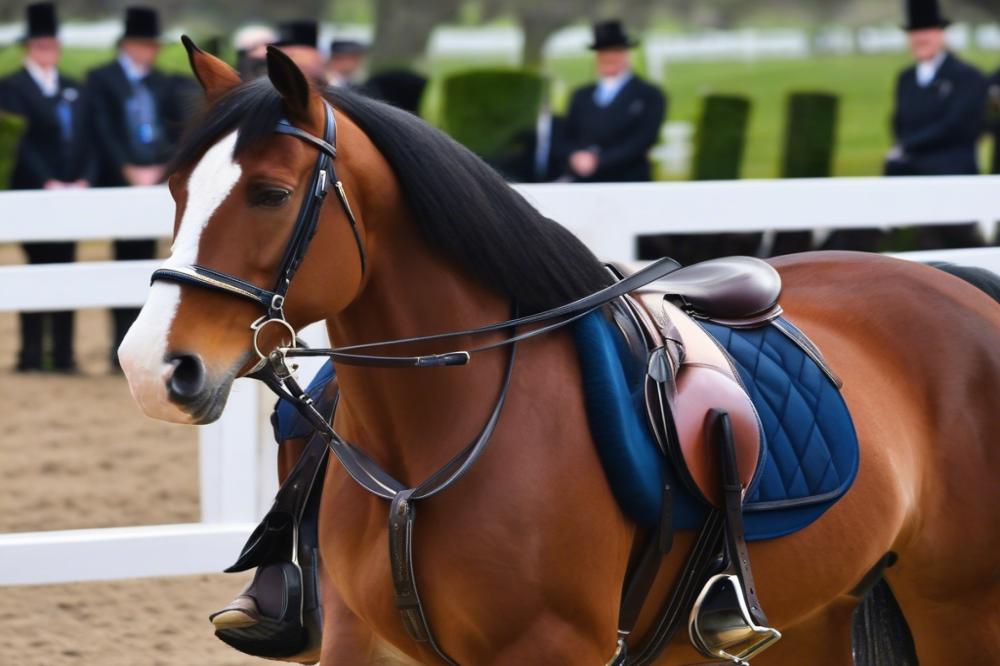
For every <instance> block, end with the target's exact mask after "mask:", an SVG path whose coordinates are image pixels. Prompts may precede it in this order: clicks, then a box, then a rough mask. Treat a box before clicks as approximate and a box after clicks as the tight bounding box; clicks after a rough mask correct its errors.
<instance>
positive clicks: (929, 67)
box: [917, 51, 948, 88]
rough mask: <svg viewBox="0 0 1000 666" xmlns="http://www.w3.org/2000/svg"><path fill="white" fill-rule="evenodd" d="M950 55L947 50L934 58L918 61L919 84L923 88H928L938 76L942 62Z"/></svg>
mask: <svg viewBox="0 0 1000 666" xmlns="http://www.w3.org/2000/svg"><path fill="white" fill-rule="evenodd" d="M947 57H948V53H947V52H946V51H941V52H940V53H938V54H937V55H936V56H934V59H933V60H921V61H920V62H918V63H917V85H918V86H920V87H921V88H926V87H927V86H929V85H930V84H931V81H933V80H934V77H935V76H937V73H938V70H939V69H940V68H941V63H943V62H944V59H945V58H947Z"/></svg>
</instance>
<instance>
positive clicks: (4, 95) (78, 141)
mask: <svg viewBox="0 0 1000 666" xmlns="http://www.w3.org/2000/svg"><path fill="white" fill-rule="evenodd" d="M26 15H27V31H26V32H25V35H24V38H23V42H22V43H23V45H24V67H23V68H22V69H20V70H18V71H17V72H15V73H14V74H12V75H10V76H9V77H7V78H5V79H3V80H2V81H0V106H2V107H3V108H4V110H6V111H9V112H11V113H15V114H17V115H19V116H22V117H24V118H25V120H26V121H27V130H26V132H25V134H24V136H23V137H22V139H21V143H20V146H19V148H18V153H17V160H16V163H15V166H14V173H13V176H12V180H11V187H12V188H13V189H20V190H27V189H39V188H44V189H47V190H61V189H75V188H82V187H87V186H88V185H89V184H90V182H91V181H92V180H93V179H94V176H95V170H96V163H95V160H94V158H93V153H92V151H91V150H90V144H89V141H88V138H89V135H88V132H87V129H86V126H85V123H86V118H85V117H84V114H83V112H82V109H83V104H82V95H81V90H80V87H79V85H78V84H77V83H76V82H75V81H72V80H71V79H68V78H66V77H65V76H63V75H62V74H60V73H59V69H58V67H59V57H60V44H59V37H58V33H59V24H58V19H57V18H56V9H55V5H53V4H52V3H48V2H41V3H36V4H33V5H29V6H28V8H27V11H26ZM24 252H25V254H26V255H27V256H28V262H29V263H32V264H45V263H64V262H69V261H73V260H74V259H75V256H74V255H75V252H76V247H75V245H74V244H73V243H25V244H24ZM46 347H48V349H46ZM17 369H18V371H20V372H28V371H33V370H43V369H46V370H47V369H52V370H55V371H57V372H73V371H75V370H76V362H75V360H74V358H73V313H72V312H45V313H22V314H21V350H20V354H19V356H18V361H17Z"/></svg>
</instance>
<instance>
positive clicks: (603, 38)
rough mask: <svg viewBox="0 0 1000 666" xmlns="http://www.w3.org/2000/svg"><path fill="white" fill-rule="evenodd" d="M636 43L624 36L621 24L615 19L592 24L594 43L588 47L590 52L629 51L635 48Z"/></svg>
mask: <svg viewBox="0 0 1000 666" xmlns="http://www.w3.org/2000/svg"><path fill="white" fill-rule="evenodd" d="M638 44H639V42H638V41H636V40H634V39H631V38H629V36H628V35H626V34H625V29H624V28H623V27H622V22H621V21H619V20H617V19H612V20H610V21H599V22H597V23H595V24H594V43H593V44H591V45H590V46H588V47H587V48H589V49H590V50H592V51H600V50H601V49H630V48H632V47H633V46H637V45H638Z"/></svg>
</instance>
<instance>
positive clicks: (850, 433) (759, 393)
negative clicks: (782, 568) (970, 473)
mask: <svg viewBox="0 0 1000 666" xmlns="http://www.w3.org/2000/svg"><path fill="white" fill-rule="evenodd" d="M779 324H780V326H779V325H778V324H774V323H772V324H770V325H768V326H762V327H760V328H754V329H733V328H727V327H725V326H721V325H718V324H708V323H703V324H702V325H703V327H704V328H705V330H706V331H708V333H709V334H711V335H712V337H714V338H715V339H716V340H717V341H718V342H719V344H720V345H722V347H724V348H725V349H726V351H727V352H729V355H730V357H731V358H732V360H733V362H734V364H735V366H736V369H737V371H738V372H739V375H740V379H741V380H742V382H743V385H744V387H745V388H746V390H747V392H748V393H749V395H750V398H751V400H753V404H754V407H756V408H757V414H758V415H759V416H760V421H761V428H762V430H763V433H764V442H765V446H764V449H765V450H764V452H763V453H764V455H763V457H762V459H761V460H760V462H759V463H758V470H757V474H756V476H755V477H754V480H753V481H752V482H751V484H750V487H749V488H748V489H747V495H746V498H745V501H744V509H743V510H744V515H745V523H746V531H747V537H748V538H750V539H771V538H775V537H779V536H783V535H785V534H790V533H792V532H795V531H796V530H800V529H802V528H803V527H805V526H807V525H809V524H810V523H812V522H813V521H814V520H816V519H817V518H819V517H820V516H821V515H822V514H823V512H825V511H826V510H827V509H829V508H830V507H831V506H833V504H834V503H835V502H836V501H837V500H838V499H840V497H841V496H843V494H844V493H846V492H847V490H848V488H850V487H851V484H852V483H853V482H854V479H855V477H856V476H857V474H858V463H859V460H860V451H859V447H858V437H857V434H856V433H855V431H854V422H853V421H852V419H851V415H850V412H849V411H848V409H847V404H846V403H845V402H844V398H843V397H842V396H841V394H840V390H839V389H838V387H837V385H836V384H834V382H833V380H832V379H831V378H830V377H829V376H828V375H827V374H826V373H825V372H824V371H823V370H822V369H821V368H820V366H819V365H818V364H817V363H816V362H815V361H814V360H813V359H812V358H811V357H810V356H809V355H808V354H807V353H806V352H805V351H804V350H803V349H802V347H800V346H799V344H797V343H796V342H795V341H793V340H792V339H791V337H790V336H789V335H788V334H787V333H785V332H784V331H782V327H784V328H786V329H787V330H788V331H790V332H794V333H795V334H796V335H798V336H801V337H803V338H804V337H805V336H803V335H802V333H801V332H800V331H798V330H797V329H796V328H795V327H794V326H793V325H792V324H791V322H789V321H787V320H784V319H782V320H780V322H779Z"/></svg>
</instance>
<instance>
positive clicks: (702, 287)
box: [614, 257, 781, 507]
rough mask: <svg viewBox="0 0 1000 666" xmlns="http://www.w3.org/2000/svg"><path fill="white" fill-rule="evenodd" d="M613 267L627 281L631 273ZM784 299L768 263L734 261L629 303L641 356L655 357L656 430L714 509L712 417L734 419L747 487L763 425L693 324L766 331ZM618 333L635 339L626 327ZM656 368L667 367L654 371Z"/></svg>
mask: <svg viewBox="0 0 1000 666" xmlns="http://www.w3.org/2000/svg"><path fill="white" fill-rule="evenodd" d="M614 268H615V270H617V271H618V272H620V273H621V274H622V275H623V276H624V275H628V274H630V273H631V272H632V271H631V270H630V269H629V268H628V267H627V266H622V265H615V266H614ZM780 294H781V277H780V276H779V275H778V272H777V271H776V270H775V269H774V268H773V267H772V266H771V265H770V264H768V263H766V262H764V261H761V260H759V259H754V258H752V257H728V258H725V259H715V260H711V261H706V262H703V263H700V264H695V265H694V266H690V267H688V268H683V269H681V270H679V271H677V272H676V273H672V274H670V275H668V276H667V277H666V278H664V279H663V280H660V281H657V282H654V283H652V284H650V285H648V286H646V287H644V288H643V289H641V290H639V291H637V292H633V293H632V294H630V295H629V296H627V297H626V302H627V303H628V304H629V308H630V310H631V312H632V314H633V315H634V316H635V321H637V322H638V323H639V324H640V325H641V329H642V336H643V338H644V348H643V349H642V352H643V355H644V356H648V357H649V358H650V359H652V361H651V367H650V371H649V372H647V382H646V406H647V415H648V417H649V421H650V425H651V429H652V430H653V433H654V434H655V435H656V438H657V441H658V442H659V444H660V448H661V450H662V451H663V452H664V453H666V454H667V455H671V454H672V453H673V454H676V453H679V454H680V456H679V457H677V456H674V457H676V458H677V459H675V460H674V463H675V464H676V467H677V471H678V472H680V473H682V474H686V475H688V477H689V481H690V482H691V484H692V485H693V486H694V487H696V488H697V490H698V491H699V492H700V494H701V496H702V497H703V498H704V499H706V500H707V501H708V502H709V503H711V504H712V505H713V506H716V507H721V501H722V498H721V491H720V480H719V464H720V462H719V460H718V452H717V451H715V450H713V449H712V447H710V446H709V445H708V441H707V439H706V433H705V419H706V415H707V414H708V413H709V412H710V411H711V410H713V409H715V410H721V411H725V412H727V413H728V414H729V416H730V419H731V420H732V424H733V431H734V441H735V445H736V454H737V461H738V467H739V474H740V480H741V482H742V483H743V486H744V488H746V487H747V485H749V483H750V480H751V478H752V477H753V474H754V472H755V471H756V469H757V462H758V459H759V457H760V453H761V435H760V426H759V420H758V417H757V412H756V409H755V408H754V405H753V402H752V401H751V400H750V397H749V395H747V392H746V390H745V389H744V388H743V385H742V382H741V381H740V378H739V375H738V374H737V371H736V369H735V368H734V367H733V365H732V362H731V361H730V360H729V358H728V356H727V355H726V354H725V353H724V352H723V351H722V349H721V348H720V347H719V345H718V344H717V343H716V342H715V340H714V339H713V338H712V337H711V336H710V335H709V334H708V333H706V332H705V331H704V330H703V329H702V328H701V327H700V326H698V324H697V323H696V322H695V321H694V319H705V320H709V321H714V322H718V323H723V324H725V325H727V326H735V327H740V326H745V327H755V326H760V325H762V324H765V323H767V322H769V321H771V320H772V319H775V318H777V317H778V316H779V315H781V306H780V305H778V297H779V296H780ZM620 328H621V330H622V333H623V334H624V335H626V336H629V335H630V333H629V329H628V327H627V326H620ZM632 335H633V336H634V333H633V334H632ZM633 344H634V343H633ZM657 363H660V364H663V363H665V364H666V365H667V367H663V368H661V369H657V368H654V367H652V366H653V364H657ZM672 441H675V442H676V443H677V447H676V449H674V448H673V447H672V446H671V442H672Z"/></svg>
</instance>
